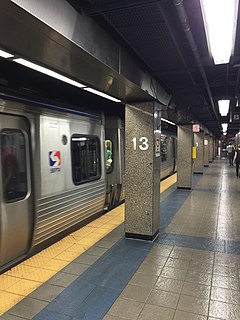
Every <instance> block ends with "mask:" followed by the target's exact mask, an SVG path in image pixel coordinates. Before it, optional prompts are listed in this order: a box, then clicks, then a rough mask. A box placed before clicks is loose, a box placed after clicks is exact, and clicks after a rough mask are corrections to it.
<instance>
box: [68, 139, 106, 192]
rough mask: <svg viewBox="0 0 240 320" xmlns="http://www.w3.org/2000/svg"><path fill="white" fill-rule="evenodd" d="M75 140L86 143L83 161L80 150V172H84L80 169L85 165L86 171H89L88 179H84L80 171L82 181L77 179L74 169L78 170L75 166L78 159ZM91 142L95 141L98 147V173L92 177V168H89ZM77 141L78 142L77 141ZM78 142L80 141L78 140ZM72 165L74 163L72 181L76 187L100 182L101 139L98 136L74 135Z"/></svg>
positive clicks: (87, 173)
mask: <svg viewBox="0 0 240 320" xmlns="http://www.w3.org/2000/svg"><path fill="white" fill-rule="evenodd" d="M73 139H79V141H86V144H85V146H86V150H85V151H86V152H85V155H86V157H85V158H84V159H81V152H82V151H83V150H82V151H81V150H80V148H79V151H78V152H79V171H80V170H82V169H81V168H80V166H81V164H82V163H83V164H84V166H85V169H86V168H87V171H86V172H85V174H86V177H85V178H83V173H82V172H81V171H80V179H76V176H77V174H76V169H75V170H74V168H76V165H74V159H76V157H75V156H74V143H73V142H74V140H73ZM91 140H95V145H96V155H97V157H96V166H97V167H96V171H97V174H96V175H94V176H91V175H90V168H89V163H90V161H89V160H90V154H89V142H90V141H91ZM75 141H76V140H75ZM77 141H78V140H77ZM71 163H72V181H73V183H74V185H76V186H78V185H81V184H84V183H87V182H91V181H95V180H99V179H100V178H101V148H100V139H99V137H98V136H94V135H87V134H77V133H74V134H73V135H72V136H71Z"/></svg>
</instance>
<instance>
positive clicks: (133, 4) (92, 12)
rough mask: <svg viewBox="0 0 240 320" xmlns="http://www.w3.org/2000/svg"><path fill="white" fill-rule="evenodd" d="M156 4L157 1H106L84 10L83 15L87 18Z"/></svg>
mask: <svg viewBox="0 0 240 320" xmlns="http://www.w3.org/2000/svg"><path fill="white" fill-rule="evenodd" d="M158 2H159V0H123V1H111V2H109V1H108V2H105V3H101V4H95V5H94V6H92V7H90V8H87V9H84V13H85V14H87V15H89V16H96V15H101V14H106V13H110V12H113V11H118V10H123V9H133V8H134V9H136V8H140V7H146V6H149V5H154V4H156V3H158Z"/></svg>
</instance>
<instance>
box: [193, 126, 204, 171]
mask: <svg viewBox="0 0 240 320" xmlns="http://www.w3.org/2000/svg"><path fill="white" fill-rule="evenodd" d="M203 143H204V132H197V133H194V145H195V147H197V158H196V159H194V171H193V172H194V173H203V167H204V162H203Z"/></svg>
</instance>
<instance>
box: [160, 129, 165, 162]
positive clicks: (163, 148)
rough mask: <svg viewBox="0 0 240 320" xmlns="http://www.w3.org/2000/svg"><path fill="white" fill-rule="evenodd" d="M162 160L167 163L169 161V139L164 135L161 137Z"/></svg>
mask: <svg viewBox="0 0 240 320" xmlns="http://www.w3.org/2000/svg"><path fill="white" fill-rule="evenodd" d="M160 147H161V160H162V161H166V160H167V137H166V136H164V135H162V136H161V145H160Z"/></svg>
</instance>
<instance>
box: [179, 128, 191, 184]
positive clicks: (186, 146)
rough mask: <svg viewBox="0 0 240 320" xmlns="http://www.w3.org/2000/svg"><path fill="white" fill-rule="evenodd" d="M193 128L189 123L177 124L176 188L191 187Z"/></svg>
mask: <svg viewBox="0 0 240 320" xmlns="http://www.w3.org/2000/svg"><path fill="white" fill-rule="evenodd" d="M192 146H193V130H192V124H191V125H179V126H178V151H177V170H178V174H177V188H178V189H191V188H192V177H193V160H192Z"/></svg>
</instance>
